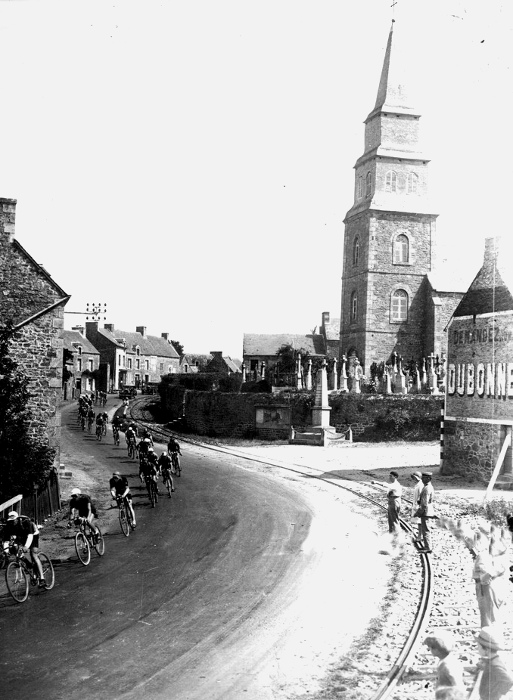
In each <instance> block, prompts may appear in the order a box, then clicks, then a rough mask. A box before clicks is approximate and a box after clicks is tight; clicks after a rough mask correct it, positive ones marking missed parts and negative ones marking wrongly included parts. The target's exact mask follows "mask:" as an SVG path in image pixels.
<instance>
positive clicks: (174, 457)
mask: <svg viewBox="0 0 513 700" xmlns="http://www.w3.org/2000/svg"><path fill="white" fill-rule="evenodd" d="M171 461H172V462H173V469H174V471H175V474H176V476H180V474H181V473H182V467H181V466H180V459H179V457H178V452H171Z"/></svg>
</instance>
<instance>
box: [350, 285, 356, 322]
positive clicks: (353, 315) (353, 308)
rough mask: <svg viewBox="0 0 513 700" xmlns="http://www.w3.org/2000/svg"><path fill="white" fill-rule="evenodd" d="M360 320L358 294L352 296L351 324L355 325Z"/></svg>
mask: <svg viewBox="0 0 513 700" xmlns="http://www.w3.org/2000/svg"><path fill="white" fill-rule="evenodd" d="M357 318H358V295H357V294H356V292H353V293H352V294H351V323H354V322H355V321H356V320H357Z"/></svg>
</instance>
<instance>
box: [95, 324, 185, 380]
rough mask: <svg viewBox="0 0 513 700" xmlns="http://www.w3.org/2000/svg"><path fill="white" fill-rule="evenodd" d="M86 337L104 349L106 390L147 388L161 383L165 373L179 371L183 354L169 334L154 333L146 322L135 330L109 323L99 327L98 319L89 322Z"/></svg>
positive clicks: (103, 364) (102, 356) (102, 360)
mask: <svg viewBox="0 0 513 700" xmlns="http://www.w3.org/2000/svg"><path fill="white" fill-rule="evenodd" d="M86 337H87V339H88V340H89V341H90V342H91V343H92V344H93V345H94V347H95V348H97V350H98V351H99V353H100V369H101V370H102V377H103V379H102V386H100V387H98V388H99V389H101V390H102V391H118V389H120V388H122V387H131V386H135V387H136V388H143V387H144V386H148V385H150V384H158V383H159V382H160V379H161V377H162V376H163V375H165V374H174V373H177V372H179V367H180V356H179V355H178V353H177V352H176V350H175V349H174V347H173V346H172V345H171V342H170V341H169V334H168V333H162V335H161V336H160V337H159V336H154V335H148V334H147V333H146V328H145V326H137V327H136V330H135V333H134V332H131V331H122V330H119V329H117V328H114V324H111V323H106V324H104V327H103V328H99V325H98V322H97V321H88V322H87V323H86Z"/></svg>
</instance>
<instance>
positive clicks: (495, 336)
mask: <svg viewBox="0 0 513 700" xmlns="http://www.w3.org/2000/svg"><path fill="white" fill-rule="evenodd" d="M447 415H452V416H475V417H476V418H479V417H482V418H485V419H486V418H490V419H498V418H509V419H511V418H512V417H513V314H511V313H503V314H495V315H494V316H493V317H492V316H491V315H490V316H489V317H485V316H482V317H478V318H475V317H463V318H455V319H454V320H453V321H452V323H451V326H450V330H449V338H448V357H447Z"/></svg>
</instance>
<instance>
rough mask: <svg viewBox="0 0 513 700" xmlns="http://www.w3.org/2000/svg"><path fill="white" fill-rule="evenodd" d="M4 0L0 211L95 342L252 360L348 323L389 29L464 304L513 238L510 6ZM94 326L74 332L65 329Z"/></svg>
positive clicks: (406, 0)
mask: <svg viewBox="0 0 513 700" xmlns="http://www.w3.org/2000/svg"><path fill="white" fill-rule="evenodd" d="M391 5H392V0H366V2H365V3H361V2H356V1H355V2H348V1H346V0H338V1H335V0H321V2H319V1H318V0H317V1H316V2H314V1H313V0H311V1H310V2H305V1H303V0H281V1H280V0H269V1H268V0H260V1H259V2H258V3H257V2H246V1H245V0H236V1H235V0H234V1H229V0H216V1H215V2H214V1H212V0H208V1H207V0H196V1H194V0H190V1H189V2H178V1H175V0H169V1H168V2H154V1H153V0H144V2H142V1H139V2H132V1H131V0H123V2H119V3H115V2H112V0H111V2H108V1H106V0H102V1H101V2H96V1H95V0H87V1H86V2H83V1H82V0H66V1H65V2H52V1H44V0H0V65H1V66H2V70H1V76H2V81H1V105H2V110H1V112H0V124H1V125H2V130H1V133H2V136H3V138H2V145H1V149H0V154H1V155H0V159H1V160H0V163H1V166H2V167H0V196H1V197H11V198H14V199H16V200H17V202H18V203H17V214H16V238H17V240H18V241H19V242H20V243H21V245H23V246H24V247H25V248H26V250H27V251H28V252H29V253H30V255H32V257H33V258H35V260H36V261H37V262H38V263H40V264H42V265H43V266H44V267H45V269H46V270H47V271H48V272H49V273H50V274H51V275H52V276H53V278H54V279H55V281H56V282H57V283H58V284H59V285H60V286H61V287H62V288H63V289H64V290H65V291H66V292H67V293H68V294H70V295H71V299H70V301H69V302H68V304H67V307H66V311H68V312H83V311H85V310H86V305H87V304H89V305H91V304H93V303H99V304H101V305H102V307H103V305H104V304H106V305H107V312H106V318H105V319H104V314H102V317H101V323H104V322H106V323H114V325H115V327H116V328H119V329H122V330H125V331H133V330H135V327H136V326H146V328H147V332H148V333H149V334H153V335H160V334H161V333H162V332H168V333H170V337H171V338H173V339H174V340H178V341H180V342H181V343H182V344H183V345H184V348H185V351H186V352H189V353H208V352H209V351H211V350H222V351H223V354H225V355H230V356H231V357H235V358H242V340H243V334H244V333H281V332H289V333H303V332H304V333H309V332H311V331H312V329H313V328H315V326H318V325H319V324H320V321H321V314H322V312H323V311H330V313H331V315H332V317H338V316H339V314H340V291H341V273H342V250H343V235H344V225H343V220H344V217H345V214H346V212H347V211H348V210H349V209H350V207H351V205H352V202H353V191H354V171H353V166H354V163H355V161H356V160H357V158H359V156H360V155H362V153H363V136H364V125H363V121H364V119H365V118H366V117H367V115H368V114H369V112H370V111H371V110H372V108H373V106H374V103H375V99H376V94H377V89H378V84H379V78H380V73H381V67H382V64H383V57H384V52H385V47H386V42H387V38H388V32H389V29H390V25H391V20H392V18H394V19H395V29H394V36H395V37H397V40H398V42H399V41H400V42H402V47H403V48H402V50H403V52H404V55H405V56H408V61H407V62H406V61H405V71H406V73H407V74H408V75H409V77H410V79H411V82H412V87H413V92H414V94H416V95H417V96H418V100H417V103H418V106H419V109H420V112H421V114H422V120H421V129H422V135H423V138H424V141H425V142H426V144H427V148H426V149H425V152H426V154H427V157H428V158H430V159H431V163H430V187H431V191H432V194H433V199H434V201H435V203H436V207H435V211H434V213H438V214H439V219H438V223H437V231H438V233H437V236H438V239H437V240H438V242H437V251H438V261H439V265H440V267H441V269H442V271H444V272H445V273H448V274H450V275H454V276H458V277H460V278H461V280H462V289H463V290H464V289H466V288H467V287H468V285H469V284H470V282H471V281H472V279H473V278H474V276H475V275H476V273H477V271H478V269H479V267H480V265H481V261H482V256H483V250H484V238H485V237H487V236H491V235H498V234H502V235H505V236H510V235H511V220H510V217H509V215H508V212H509V204H508V202H509V197H510V196H511V190H512V188H511V184H512V183H511V166H510V164H511V162H512V155H513V139H512V137H511V126H510V125H511V111H510V108H511V102H512V94H513V91H512V78H511V70H512V68H511V59H512V53H513V48H512V47H513V7H512V6H511V3H507V2H499V1H498V0H487V2H486V3H485V2H483V0H480V1H478V0H465V1H463V0H426V1H424V0H398V1H397V4H396V5H395V6H394V7H393V8H392V7H391ZM85 318H86V317H85V315H80V314H77V313H67V314H66V315H65V327H66V328H71V326H73V325H76V324H80V323H83V322H84V321H85Z"/></svg>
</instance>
